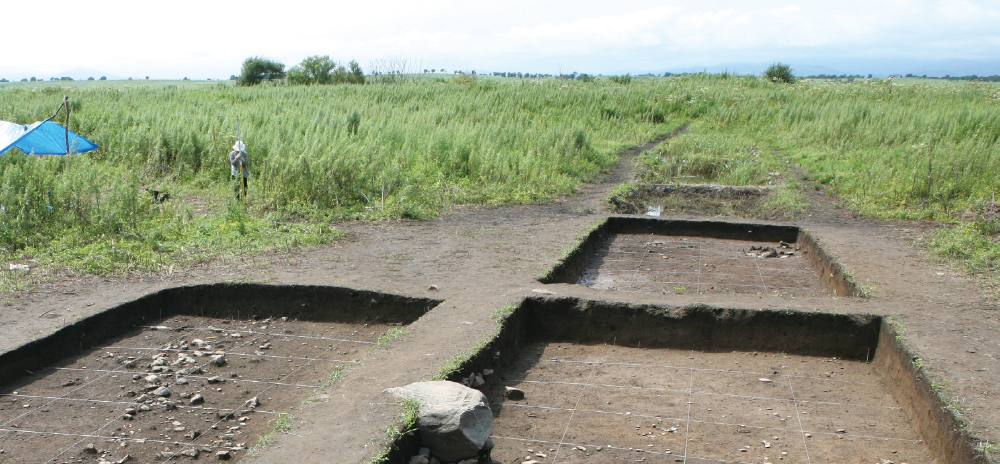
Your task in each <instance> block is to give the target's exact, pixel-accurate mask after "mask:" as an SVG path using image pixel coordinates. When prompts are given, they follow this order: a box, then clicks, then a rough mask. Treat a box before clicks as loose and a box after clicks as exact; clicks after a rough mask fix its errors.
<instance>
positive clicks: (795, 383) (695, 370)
mask: <svg viewBox="0 0 1000 464" xmlns="http://www.w3.org/2000/svg"><path fill="white" fill-rule="evenodd" d="M504 377H505V378H504V379H503V380H504V381H503V382H502V385H500V388H495V389H493V391H489V392H488V394H489V396H490V399H491V401H492V403H493V405H494V414H495V416H496V422H495V425H494V440H495V442H496V448H494V451H493V453H492V455H493V458H494V459H497V460H498V461H500V462H502V463H504V464H509V463H515V464H516V463H520V462H523V461H528V460H534V461H537V462H538V463H546V464H547V463H553V462H565V463H604V462H609V463H610V462H616V463H625V462H628V463H634V462H644V463H650V462H652V463H667V462H669V463H674V462H773V463H777V462H785V463H808V462H824V463H825V462H829V463H849V462H858V463H868V462H883V461H882V460H886V461H894V462H906V463H911V464H918V463H933V462H934V460H933V458H932V457H931V454H930V451H929V450H928V449H927V447H926V446H925V445H924V444H923V442H922V440H921V439H920V436H919V435H918V434H917V432H916V431H915V430H914V429H913V427H911V425H910V422H909V419H908V418H907V417H906V415H905V414H904V413H903V411H902V409H901V408H900V407H899V405H898V404H896V401H895V399H894V398H893V396H892V394H890V392H889V391H890V390H889V389H888V388H886V386H885V385H883V383H882V381H881V379H880V376H879V375H878V373H877V372H876V371H875V369H874V368H873V366H872V365H871V364H867V363H864V362H858V361H844V360H839V359H837V358H813V357H804V356H792V355H784V354H774V353H770V354H769V353H745V352H731V353H704V352H698V351H684V350H667V349H637V348H623V347H621V346H610V345H596V346H581V345H573V344H566V343H553V344H540V343H539V344H533V345H531V346H529V347H525V348H524V349H522V350H521V355H520V356H519V357H518V360H517V361H516V363H515V366H514V368H513V369H511V370H509V371H507V373H506V374H505V376H504ZM504 386H513V387H516V388H519V389H521V390H523V391H524V392H525V398H524V399H522V400H518V401H514V400H508V399H505V398H504V395H503V387H504Z"/></svg>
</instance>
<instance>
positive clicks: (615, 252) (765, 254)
mask: <svg viewBox="0 0 1000 464" xmlns="http://www.w3.org/2000/svg"><path fill="white" fill-rule="evenodd" d="M580 283H581V284H583V285H586V286H588V287H590V288H594V289H598V290H611V291H616V292H626V293H628V292H636V293H650V294H662V295H669V294H672V293H678V294H683V293H688V292H690V293H700V294H710V293H750V294H764V293H773V294H774V295H776V296H785V297H795V296H804V295H825V294H826V293H828V292H827V291H826V289H824V288H823V285H822V284H821V282H820V280H819V278H818V277H817V272H816V269H813V268H812V267H811V266H810V265H809V263H808V262H807V261H806V260H805V259H804V258H803V252H802V251H801V250H799V249H798V248H797V247H795V246H794V245H793V244H789V243H785V242H774V243H759V242H747V241H742V240H720V239H711V238H700V237H668V236H662V235H637V234H614V235H612V236H611V237H608V240H607V241H606V242H605V243H604V244H602V246H600V247H599V248H598V249H597V250H596V251H595V254H594V257H593V258H592V259H591V261H590V264H589V265H588V266H587V270H585V271H584V272H583V275H582V276H581V278H580Z"/></svg>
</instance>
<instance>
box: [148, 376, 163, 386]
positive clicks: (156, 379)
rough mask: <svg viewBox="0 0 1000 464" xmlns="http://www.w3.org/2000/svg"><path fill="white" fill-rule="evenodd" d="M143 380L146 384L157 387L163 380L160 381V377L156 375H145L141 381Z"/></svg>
mask: <svg viewBox="0 0 1000 464" xmlns="http://www.w3.org/2000/svg"><path fill="white" fill-rule="evenodd" d="M143 380H145V381H146V383H152V384H157V385H159V384H160V383H161V382H163V379H161V378H160V376H158V375H156V374H150V375H147V376H146V378H145V379H143Z"/></svg>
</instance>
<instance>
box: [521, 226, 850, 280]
mask: <svg viewBox="0 0 1000 464" xmlns="http://www.w3.org/2000/svg"><path fill="white" fill-rule="evenodd" d="M616 233H617V234H656V235H666V236H678V237H704V238H717V239H727V240H746V241H761V242H777V241H785V242H795V243H798V244H799V246H800V247H801V250H802V251H804V252H805V253H804V255H805V256H806V259H807V260H808V261H809V263H810V265H812V266H813V268H814V269H815V270H816V273H817V275H818V276H819V277H820V280H821V281H822V283H823V285H824V286H826V288H827V289H828V290H829V291H830V292H831V293H834V294H835V295H837V296H863V294H862V292H861V291H860V287H859V286H858V285H857V284H856V283H855V282H854V281H853V279H852V278H851V276H850V275H849V273H848V272H846V270H845V269H844V268H843V266H841V265H840V263H838V262H837V261H836V260H835V259H834V258H833V257H832V256H830V255H829V254H827V253H826V251H825V250H824V249H823V247H821V246H820V244H819V242H817V240H816V239H815V238H814V237H813V236H812V234H810V233H809V231H807V230H805V229H801V228H799V227H795V226H784V225H774V224H748V223H736V222H720V221H686V220H677V219H654V218H644V217H630V216H612V217H609V218H607V219H606V220H604V221H603V222H601V223H600V224H598V225H597V227H595V228H594V229H593V230H592V231H591V232H590V233H589V234H587V236H586V237H584V238H583V239H582V240H581V241H580V242H579V243H578V244H577V245H576V247H575V248H574V249H573V250H572V251H570V253H569V254H567V255H566V256H565V257H564V258H562V259H561V260H559V262H557V263H556V265H555V266H553V267H552V268H551V269H550V270H549V271H548V272H547V273H545V274H544V275H542V276H540V277H539V278H538V281H539V282H541V283H544V284H554V283H569V284H573V283H577V281H578V280H579V279H580V276H581V275H582V274H583V272H584V271H585V270H586V268H587V264H588V263H589V262H590V260H591V258H593V256H594V253H595V251H596V250H597V248H598V247H600V246H601V244H602V243H603V242H604V241H605V240H606V239H607V238H608V236H609V235H611V234H616Z"/></svg>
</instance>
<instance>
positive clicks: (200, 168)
mask: <svg viewBox="0 0 1000 464" xmlns="http://www.w3.org/2000/svg"><path fill="white" fill-rule="evenodd" d="M70 84H71V85H73V87H71V88H70V87H58V86H55V85H52V83H34V84H4V86H3V87H2V88H0V119H3V120H12V121H16V122H19V123H28V122H31V121H34V120H38V119H42V118H44V117H46V116H48V114H49V113H50V112H51V111H52V109H53V108H54V107H55V104H57V103H58V101H59V97H60V96H61V95H62V94H68V95H69V96H70V97H71V99H72V100H71V101H72V104H73V106H74V107H73V113H72V114H73V122H72V124H71V125H72V128H73V129H74V130H78V131H79V132H81V133H83V134H85V135H87V136H88V137H90V138H92V139H93V140H95V141H96V142H97V143H99V144H100V145H101V146H102V147H103V148H102V149H101V150H100V151H97V152H94V153H91V154H87V155H81V156H72V157H69V158H57V157H45V158H36V157H31V156H25V155H18V154H8V155H4V156H3V157H2V159H0V187H2V188H0V206H2V209H0V218H2V221H3V228H2V229H0V247H2V250H3V251H2V253H3V254H4V255H5V256H4V257H5V258H7V259H9V260H11V261H18V260H27V259H36V260H39V261H43V262H48V263H51V264H53V265H61V266H69V267H72V268H77V269H82V270H84V271H87V272H94V273H109V272H129V271H147V270H157V269H161V268H163V267H164V266H166V265H169V264H173V263H177V262H180V263H181V264H183V263H185V262H192V261H195V262H197V261H199V260H205V259H213V256H217V255H224V254H226V253H243V252H249V253H256V252H261V251H267V250H274V249H284V248H287V247H291V246H296V245H299V244H318V243H326V242H329V241H330V240H334V239H336V232H335V230H334V229H333V228H331V227H330V226H328V225H326V224H329V223H330V222H331V221H334V220H338V219H346V218H361V219H377V218H395V217H409V218H426V217H431V216H433V215H435V214H437V213H438V212H440V211H441V210H442V209H444V208H446V207H448V206H449V205H451V204H454V203H529V202H538V201H545V200H547V199H550V198H552V197H553V196H554V195H557V194H561V193H567V192H571V191H573V189H574V188H575V187H576V186H577V185H579V183H580V182H583V181H585V180H587V179H589V178H591V177H592V176H593V175H594V174H596V173H598V172H600V171H602V170H607V169H609V168H611V167H612V166H614V165H615V163H616V162H617V160H618V151H619V150H620V149H622V148H625V147H628V146H634V145H635V144H638V143H640V142H643V141H646V140H649V139H650V138H652V137H653V136H654V135H657V134H662V133H667V132H669V131H670V130H671V129H673V128H674V127H677V126H678V125H680V124H681V123H688V122H690V123H691V125H690V129H689V130H688V131H687V132H686V133H685V134H683V135H681V136H679V137H676V138H674V139H671V140H668V141H666V142H664V143H663V144H661V145H660V146H658V147H656V148H655V149H654V150H650V151H649V152H647V153H644V154H642V155H641V156H640V157H639V158H638V160H637V163H638V164H637V166H638V174H639V175H640V177H641V179H642V181H644V182H651V183H652V182H656V183H660V182H667V181H675V182H689V183H695V182H720V183H727V184H735V185H748V184H763V185H767V184H771V185H773V186H776V188H777V193H776V194H772V195H770V196H769V197H768V199H767V202H768V204H766V205H764V206H763V207H762V208H763V210H764V211H765V212H767V211H773V212H777V213H781V212H789V211H791V212H792V213H793V214H794V213H796V212H797V213H801V212H802V211H803V210H802V208H803V197H802V193H801V189H802V188H803V184H800V183H797V182H795V181H794V179H795V176H793V175H792V172H791V166H793V165H799V166H802V167H803V168H804V169H805V170H806V171H807V172H808V173H810V175H811V178H810V180H814V181H816V182H818V183H819V184H821V185H824V186H825V187H826V188H827V189H829V190H830V191H831V192H835V193H836V194H837V195H839V197H840V200H841V201H842V202H844V203H845V204H846V205H847V206H848V207H850V208H852V209H855V210H857V211H858V212H860V213H861V214H866V215H871V216H877V217H885V218H906V219H933V220H938V221H944V222H949V223H957V224H958V225H957V226H956V227H953V228H947V229H944V230H942V231H939V232H938V233H936V235H935V236H933V237H931V240H928V243H929V244H930V247H931V248H932V249H933V250H935V251H936V252H938V253H940V254H941V255H943V256H949V257H953V258H955V259H959V260H962V261H963V262H965V263H967V264H968V266H969V269H970V270H971V271H974V272H987V273H992V272H993V269H995V263H996V259H997V257H998V256H1000V246H998V245H997V242H998V240H997V239H998V238H1000V235H998V232H1000V227H998V226H996V223H995V220H996V218H995V217H992V216H990V217H987V216H984V215H983V214H980V213H981V212H982V211H983V210H984V207H986V206H989V204H990V202H992V200H993V198H994V192H995V187H994V186H995V183H994V182H993V179H995V178H996V177H997V174H998V173H1000V156H997V155H998V139H1000V115H998V114H997V112H996V111H995V107H996V104H997V102H998V101H1000V85H997V84H994V83H982V82H961V83H952V82H939V81H933V82H930V83H928V82H923V81H921V80H909V79H905V80H891V79H890V80H878V79H875V80H867V79H866V80H860V79H859V80H855V81H853V82H850V83H848V82H837V81H814V80H801V81H796V82H794V83H783V82H781V83H778V82H773V81H769V80H767V79H764V78H760V77H751V76H733V75H705V74H700V75H689V76H681V77H671V78H662V79H661V78H631V79H628V80H621V79H619V80H618V82H613V81H611V80H609V79H606V78H598V79H594V80H592V81H586V82H585V81H582V80H577V81H566V80H558V79H551V78H549V79H507V78H494V77H484V78H476V79H472V78H471V77H463V76H459V77H458V78H452V79H450V80H446V79H443V78H440V77H436V78H434V79H412V80H410V79H401V80H399V81H398V82H395V83H390V84H377V85H364V86H310V87H286V86H280V85H264V86H260V87H254V88H236V87H233V86H232V85H231V83H228V82H223V83H217V84H215V85H204V83H198V85H195V84H185V85H181V86H174V85H162V84H161V83H145V82H138V81H135V82H134V83H133V82H130V83H127V84H123V83H120V82H119V83H118V84H112V83H109V82H97V83H88V84H92V85H83V83H76V82H74V83H70ZM237 118H238V119H240V120H241V121H242V125H243V133H244V140H245V141H246V142H247V144H248V146H249V152H250V156H251V171H252V178H251V184H250V185H251V202H250V206H249V208H243V207H242V206H240V205H239V204H236V203H230V202H229V198H230V197H231V196H232V190H231V188H232V186H231V185H230V184H229V180H228V167H227V166H226V163H225V154H226V153H227V152H228V148H229V146H230V145H232V143H233V141H234V140H235V126H236V119H237ZM143 187H150V188H155V189H157V190H163V191H168V192H170V193H171V195H172V200H170V201H169V202H168V203H166V204H164V205H157V204H153V202H152V201H151V197H149V196H147V195H145V194H144V193H143V190H142V189H143ZM767 215H771V216H775V215H774V214H767ZM977 215H978V216H979V219H978V220H976V217H977Z"/></svg>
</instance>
